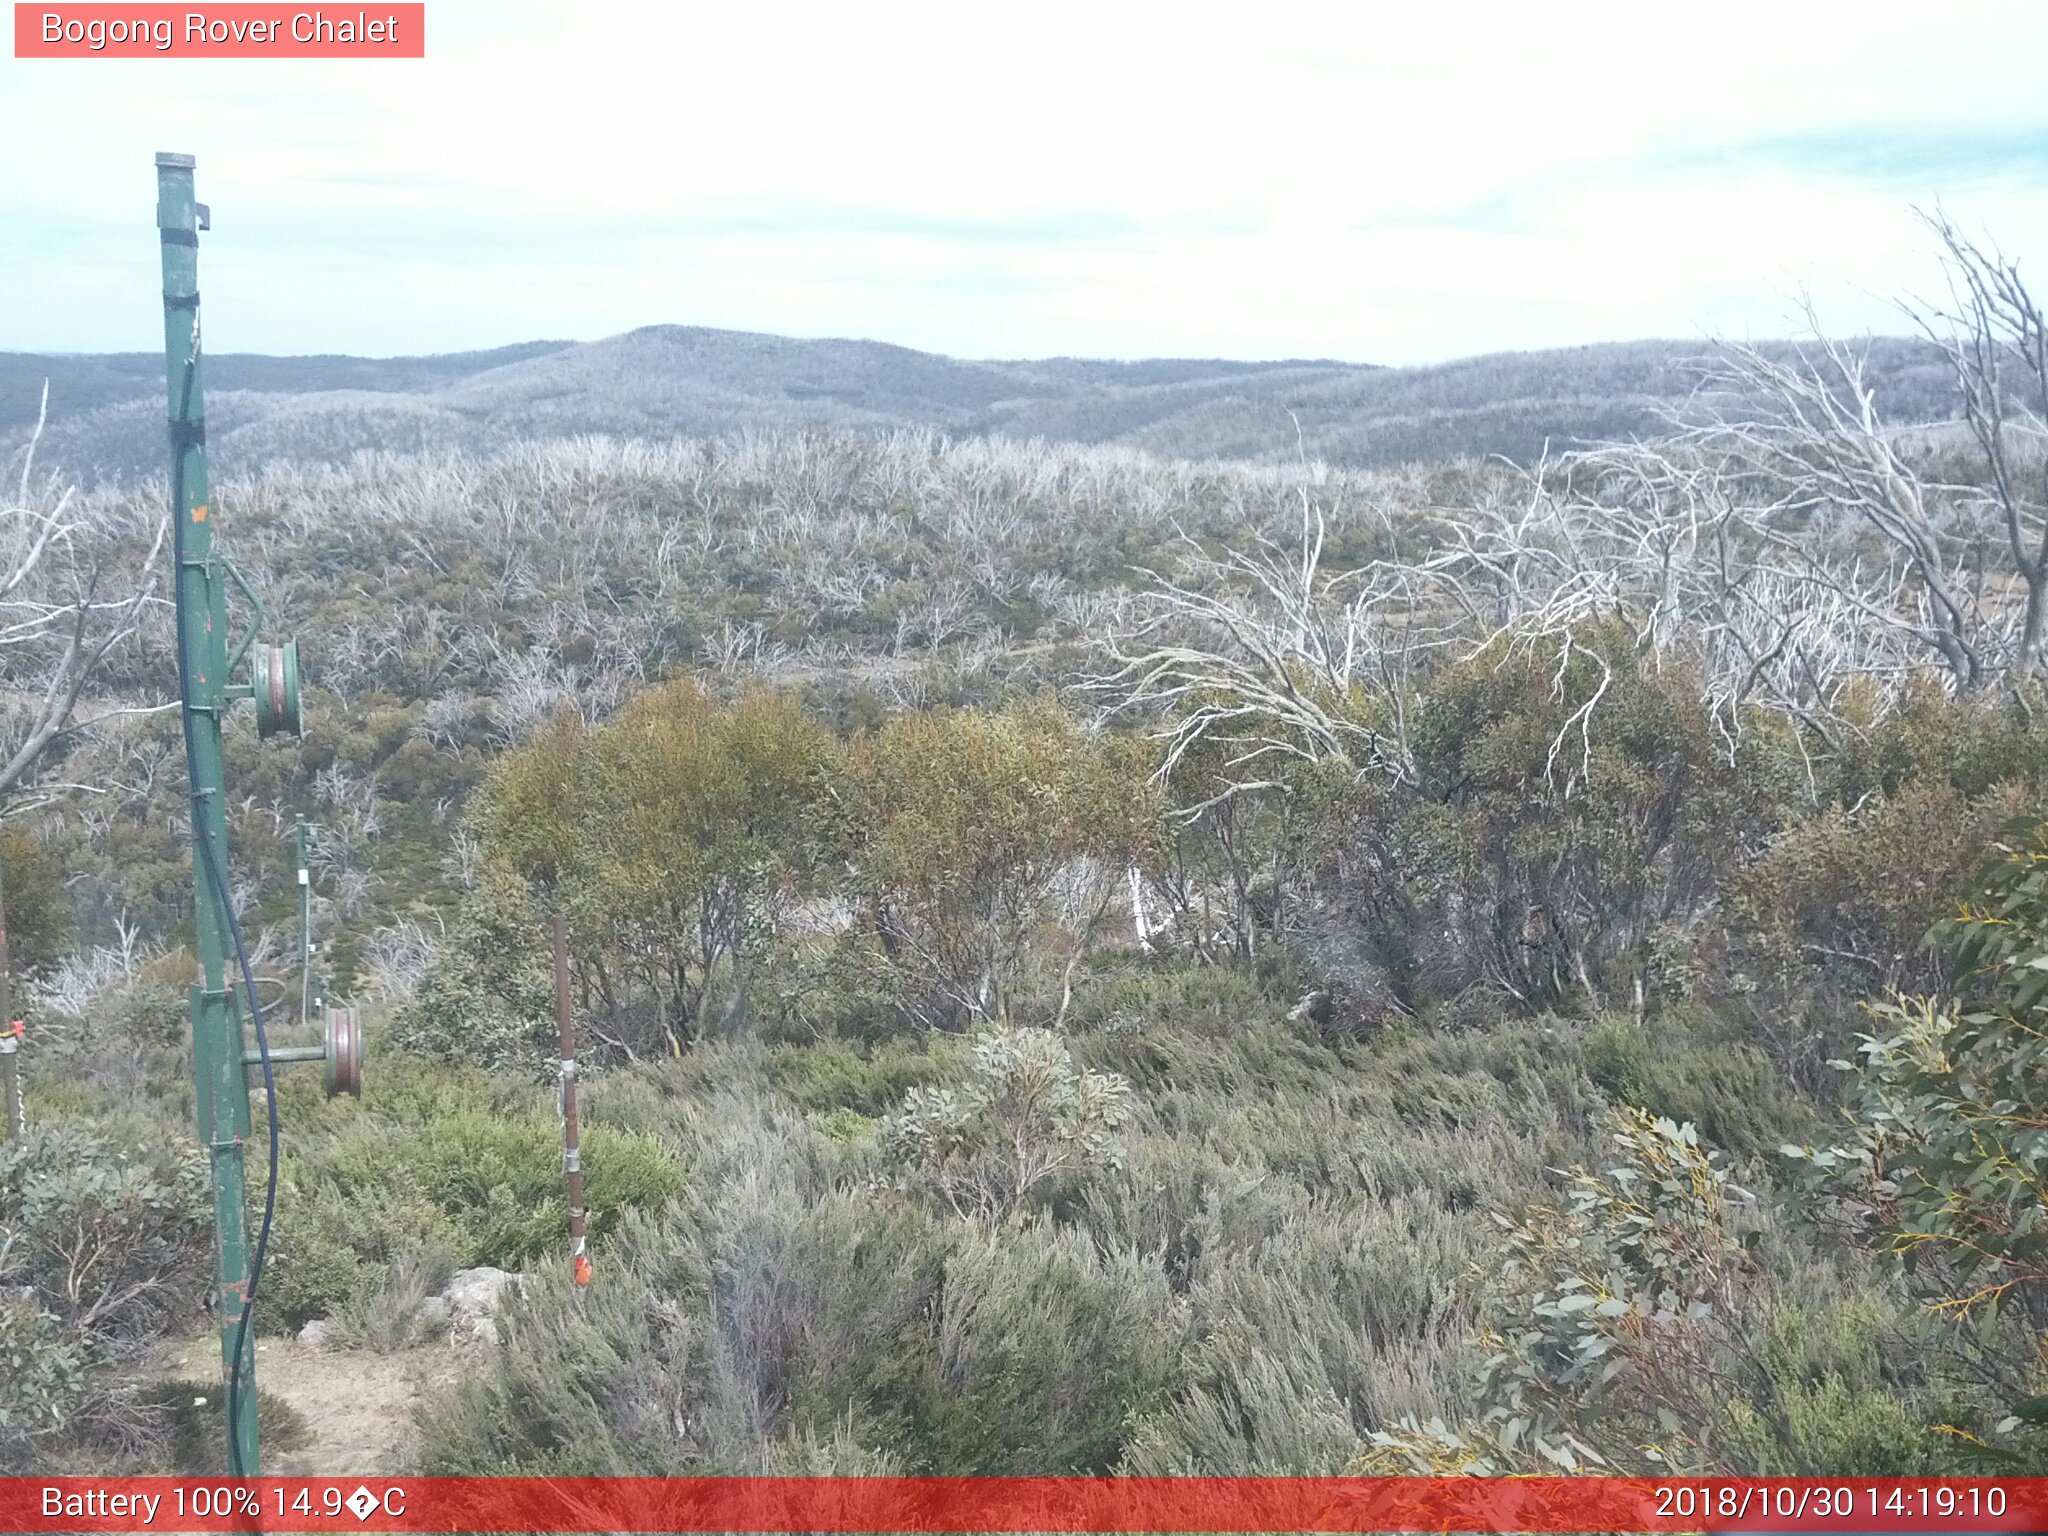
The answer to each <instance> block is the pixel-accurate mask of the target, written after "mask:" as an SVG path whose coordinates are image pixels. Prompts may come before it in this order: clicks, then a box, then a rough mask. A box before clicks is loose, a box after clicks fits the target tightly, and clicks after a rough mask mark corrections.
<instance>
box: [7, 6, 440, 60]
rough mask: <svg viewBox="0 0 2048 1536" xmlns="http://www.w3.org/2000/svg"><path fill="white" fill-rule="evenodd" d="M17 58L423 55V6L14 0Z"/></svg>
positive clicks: (365, 56) (384, 57) (15, 52)
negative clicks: (45, 0) (35, 0)
mask: <svg viewBox="0 0 2048 1536" xmlns="http://www.w3.org/2000/svg"><path fill="white" fill-rule="evenodd" d="M14 56H15V57H16V58H17V59H177V58H188V59H190V58H211V59H423V58H425V57H426V56H427V8H426V6H425V5H424V4H420V3H414V4H387V3H379V0H372V3H370V4H367V5H364V4H360V3H359V4H358V5H356V6H347V5H269V4H247V3H236V4H227V5H207V4H199V5H122V4H105V3H100V4H92V5H66V4H63V3H49V4H37V3H33V0H16V4H15V7H14Z"/></svg>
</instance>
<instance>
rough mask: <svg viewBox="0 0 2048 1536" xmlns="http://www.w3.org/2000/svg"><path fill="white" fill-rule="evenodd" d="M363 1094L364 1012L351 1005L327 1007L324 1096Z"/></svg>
mask: <svg viewBox="0 0 2048 1536" xmlns="http://www.w3.org/2000/svg"><path fill="white" fill-rule="evenodd" d="M342 1093H346V1094H348V1095H350V1096H351V1097H352V1098H358V1099H360V1098H361V1097H362V1096H363V1016H362V1014H361V1012H360V1011H358V1010H357V1009H354V1008H330V1009H328V1010H327V1097H329V1098H330V1099H331V1098H333V1097H334V1096H335V1095H336V1094H342Z"/></svg>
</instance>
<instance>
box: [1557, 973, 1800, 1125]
mask: <svg viewBox="0 0 2048 1536" xmlns="http://www.w3.org/2000/svg"><path fill="white" fill-rule="evenodd" d="M1584 1051H1585V1062H1586V1075H1587V1076H1588V1077H1590V1078H1591V1079H1592V1080H1593V1081H1594V1083H1596V1084H1597V1085H1599V1087H1600V1088H1601V1090H1602V1091H1603V1092H1605V1093H1606V1094H1607V1095H1608V1096H1609V1097H1610V1098H1612V1099H1613V1100H1614V1101H1615V1102H1616V1103H1618V1104H1623V1105H1628V1106H1632V1107H1634V1108H1638V1109H1644V1110H1648V1111H1649V1112H1650V1113H1651V1114H1652V1115H1654V1116H1659V1117H1662V1118H1665V1119H1669V1120H1672V1121H1675V1122H1678V1123H1680V1124H1691V1125H1695V1126H1697V1127H1698V1128H1699V1132H1700V1135H1701V1136H1702V1138H1704V1139H1705V1140H1706V1141H1708V1142H1710V1143H1712V1144H1714V1145H1716V1146H1720V1147H1725V1148H1727V1149H1728V1150H1729V1151H1730V1152H1731V1153H1734V1154H1735V1155H1737V1156H1740V1157H1754V1156H1763V1155H1767V1154H1770V1153H1772V1152H1775V1151H1776V1149H1777V1148H1778V1147H1780V1146H1782V1145H1784V1143H1785V1142H1786V1141H1787V1140H1788V1139H1790V1138H1793V1137H1798V1136H1804V1135H1807V1134H1809V1133H1810V1131H1811V1129H1812V1127H1813V1124H1814V1112H1813V1107H1812V1105H1811V1104H1810V1103H1808V1102H1807V1101H1806V1100H1805V1099H1803V1098H1802V1097H1801V1096H1800V1095H1799V1094H1798V1093H1797V1092H1796V1091H1795V1090H1794V1089H1793V1087H1792V1086H1791V1085H1790V1084H1789V1083H1788V1082H1787V1081H1786V1080H1785V1077H1784V1074H1783V1073H1781V1072H1780V1071H1779V1070H1778V1068H1777V1066H1776V1065H1775V1064H1774V1063H1773V1062H1772V1061H1771V1059H1770V1057H1769V1056H1768V1055H1767V1054H1766V1053H1765V1052H1764V1051H1763V1050H1762V1049H1761V1048H1760V1047H1758V1046H1757V1045H1755V1044H1753V1043H1751V1042H1750V1041H1748V1040H1745V1039H1742V1038H1740V1036H1739V1034H1738V1033H1737V1032H1736V1030H1735V1029H1734V1028H1733V1027H1732V1026H1729V1025H1726V1024H1723V1023H1721V1022H1720V1021H1718V1020H1714V1019H1712V1018H1711V1017H1706V1016H1703V1015H1700V1014H1698V1013H1696V1012H1694V1011H1692V1010H1687V1009H1674V1010H1671V1011H1669V1012H1666V1013H1663V1014H1660V1015H1657V1016H1656V1017H1654V1018H1652V1019H1650V1020H1649V1021H1647V1022H1642V1023H1639V1022H1637V1021H1636V1020H1634V1019H1630V1018H1627V1017H1608V1018H1604V1019H1602V1020H1600V1021H1599V1022H1597V1023H1595V1024H1594V1025H1593V1026H1592V1027H1591V1028H1589V1029H1588V1030H1587V1031H1586V1035H1585V1044H1584Z"/></svg>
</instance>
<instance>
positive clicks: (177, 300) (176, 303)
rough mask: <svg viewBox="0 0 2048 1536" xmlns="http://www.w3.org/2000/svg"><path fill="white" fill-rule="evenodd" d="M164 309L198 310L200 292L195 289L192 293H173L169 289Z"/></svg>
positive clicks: (166, 292)
mask: <svg viewBox="0 0 2048 1536" xmlns="http://www.w3.org/2000/svg"><path fill="white" fill-rule="evenodd" d="M164 307H165V308H166V309H197V308H198V307H199V290H198V289H197V288H195V289H193V290H192V291H191V292H190V293H172V292H171V291H170V290H169V289H165V290H164Z"/></svg>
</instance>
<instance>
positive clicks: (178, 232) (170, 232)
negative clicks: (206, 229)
mask: <svg viewBox="0 0 2048 1536" xmlns="http://www.w3.org/2000/svg"><path fill="white" fill-rule="evenodd" d="M157 233H158V234H159V235H161V236H163V242H164V244H165V245H189V246H191V247H192V249H193V250H195V251H196V250H198V249H199V236H198V234H197V232H195V231H193V230H189V229H160V230H158V231H157Z"/></svg>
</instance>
